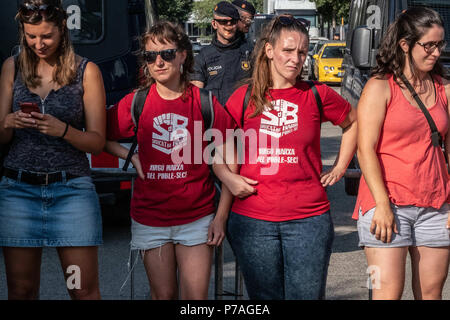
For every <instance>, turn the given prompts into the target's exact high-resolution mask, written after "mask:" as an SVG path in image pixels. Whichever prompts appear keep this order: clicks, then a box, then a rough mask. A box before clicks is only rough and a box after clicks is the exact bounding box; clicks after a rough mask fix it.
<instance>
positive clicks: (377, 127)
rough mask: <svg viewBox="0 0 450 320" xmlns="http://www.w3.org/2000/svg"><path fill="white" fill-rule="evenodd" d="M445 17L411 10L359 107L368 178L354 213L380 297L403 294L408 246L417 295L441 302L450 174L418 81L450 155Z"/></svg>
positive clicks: (393, 32)
mask: <svg viewBox="0 0 450 320" xmlns="http://www.w3.org/2000/svg"><path fill="white" fill-rule="evenodd" d="M445 45H446V43H445V41H444V27H443V22H442V19H441V17H440V16H439V14H438V13H436V12H435V11H433V10H431V9H428V8H411V9H408V10H407V11H404V12H403V13H402V14H400V15H399V17H398V18H397V19H396V21H395V22H394V23H393V24H392V25H390V26H389V30H388V32H387V33H386V36H385V38H384V39H383V40H382V44H381V48H380V51H379V54H378V56H377V66H376V67H375V69H374V70H373V72H372V78H371V79H370V80H369V81H368V83H367V84H366V86H365V88H364V91H363V93H362V96H361V99H360V101H359V104H358V123H359V125H358V128H359V129H358V160H359V162H360V165H361V170H362V173H363V177H362V178H361V183H360V187H359V192H358V198H357V201H356V207H355V211H354V215H353V218H355V219H358V233H359V238H360V243H359V245H360V246H361V247H364V250H365V254H366V257H367V262H368V266H369V268H371V270H373V273H372V279H371V280H372V283H373V285H374V286H373V287H374V290H373V298H374V299H400V298H401V297H402V293H403V287H404V282H405V264H406V257H407V254H408V251H409V253H410V256H411V264H412V288H413V292H414V298H415V299H441V295H442V288H443V286H444V283H445V280H446V277H447V273H448V265H449V244H450V241H449V225H450V222H449V214H448V212H449V209H450V207H449V205H448V197H449V189H450V184H449V177H448V168H447V166H446V163H445V157H444V155H443V153H442V151H441V148H440V146H434V145H433V143H432V140H431V129H430V125H429V124H428V121H427V120H426V117H425V115H424V113H423V112H422V111H421V109H420V108H419V105H418V103H417V102H416V100H415V99H414V98H413V96H412V94H411V93H410V91H409V90H408V89H407V87H406V86H405V83H404V82H403V81H402V75H404V77H405V78H406V80H407V81H408V82H409V83H411V85H412V87H413V88H414V90H415V91H416V92H417V94H418V96H419V98H420V100H421V101H422V102H423V104H424V105H425V107H426V108H427V110H428V112H429V113H430V115H431V117H432V118H433V121H434V122H435V124H436V127H437V130H438V131H439V134H440V136H441V137H442V138H443V139H444V141H445V150H446V151H445V152H447V154H448V153H449V152H450V137H449V133H448V132H449V130H448V125H449V110H448V97H449V96H450V84H449V81H447V80H445V79H444V78H442V73H443V71H442V66H441V64H440V63H439V61H438V59H439V57H440V55H441V52H442V50H443V49H444V48H445Z"/></svg>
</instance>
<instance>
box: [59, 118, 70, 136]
mask: <svg viewBox="0 0 450 320" xmlns="http://www.w3.org/2000/svg"><path fill="white" fill-rule="evenodd" d="M68 130H69V124H68V123H67V122H66V129H65V130H64V133H63V135H62V136H61V138H64V137H65V136H66V133H67V131H68Z"/></svg>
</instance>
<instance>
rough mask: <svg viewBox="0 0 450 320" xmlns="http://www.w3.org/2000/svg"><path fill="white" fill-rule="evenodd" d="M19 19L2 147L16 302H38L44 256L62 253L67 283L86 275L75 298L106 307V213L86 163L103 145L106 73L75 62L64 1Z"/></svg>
mask: <svg viewBox="0 0 450 320" xmlns="http://www.w3.org/2000/svg"><path fill="white" fill-rule="evenodd" d="M16 19H17V21H18V23H19V31H20V47H21V50H20V53H19V54H18V56H16V57H11V58H9V59H7V60H6V61H5V63H4V65H3V69H2V73H1V78H0V143H8V142H11V147H10V150H9V153H8V155H7V156H6V158H5V161H4V172H3V177H2V179H1V182H0V246H2V247H3V255H4V259H5V266H6V276H7V282H8V298H9V299H37V298H38V297H39V282H40V266H41V256H42V247H56V248H57V251H58V255H59V258H60V261H61V266H62V269H63V272H64V275H65V277H66V278H67V277H69V276H71V275H72V273H71V272H70V271H69V270H70V269H68V267H69V266H77V268H79V269H77V270H78V271H79V275H80V276H81V278H80V279H81V283H80V286H75V288H68V291H69V294H70V296H71V298H72V299H100V291H99V287H98V260H97V246H98V245H100V244H101V243H102V226H101V212H100V205H99V202H98V197H97V194H96V193H95V187H94V185H93V183H92V180H91V178H90V167H89V161H88V159H87V157H86V153H94V154H97V153H100V152H101V151H102V149H103V146H104V144H105V123H106V115H105V91H104V88H103V81H102V77H101V73H100V71H99V69H98V68H97V66H96V65H95V64H93V63H92V62H89V61H88V60H87V59H85V58H82V57H80V56H77V55H76V54H75V53H74V51H73V48H72V46H71V43H70V39H69V34H68V30H67V27H66V21H67V15H66V12H65V11H64V9H63V8H62V6H61V2H60V1H57V0H27V1H25V2H24V3H23V4H21V6H20V8H19V11H18V13H17V16H16ZM26 107H28V108H33V109H29V110H26ZM67 272H69V273H67Z"/></svg>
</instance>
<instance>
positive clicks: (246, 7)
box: [232, 0, 256, 16]
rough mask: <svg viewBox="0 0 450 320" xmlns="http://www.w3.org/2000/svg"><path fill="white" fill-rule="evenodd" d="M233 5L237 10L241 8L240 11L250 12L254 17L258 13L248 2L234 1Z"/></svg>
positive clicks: (243, 0) (242, 0)
mask: <svg viewBox="0 0 450 320" xmlns="http://www.w3.org/2000/svg"><path fill="white" fill-rule="evenodd" d="M232 4H234V5H235V6H236V7H237V8H239V10H243V11H245V12H248V13H250V14H251V15H252V16H254V15H255V13H256V10H255V7H254V6H253V5H252V4H251V3H250V2H248V1H245V0H234V1H233V2H232Z"/></svg>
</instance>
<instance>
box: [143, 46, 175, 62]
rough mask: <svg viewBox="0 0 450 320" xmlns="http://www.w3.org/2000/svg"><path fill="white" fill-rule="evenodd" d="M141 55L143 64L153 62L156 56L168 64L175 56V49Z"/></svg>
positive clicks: (146, 52)
mask: <svg viewBox="0 0 450 320" xmlns="http://www.w3.org/2000/svg"><path fill="white" fill-rule="evenodd" d="M142 55H143V57H144V60H145V62H147V63H153V62H155V61H156V58H157V57H158V56H161V58H162V59H163V60H164V61H166V62H170V61H172V60H173V59H175V57H176V56H177V49H167V50H162V51H144V53H143V54H142Z"/></svg>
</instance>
